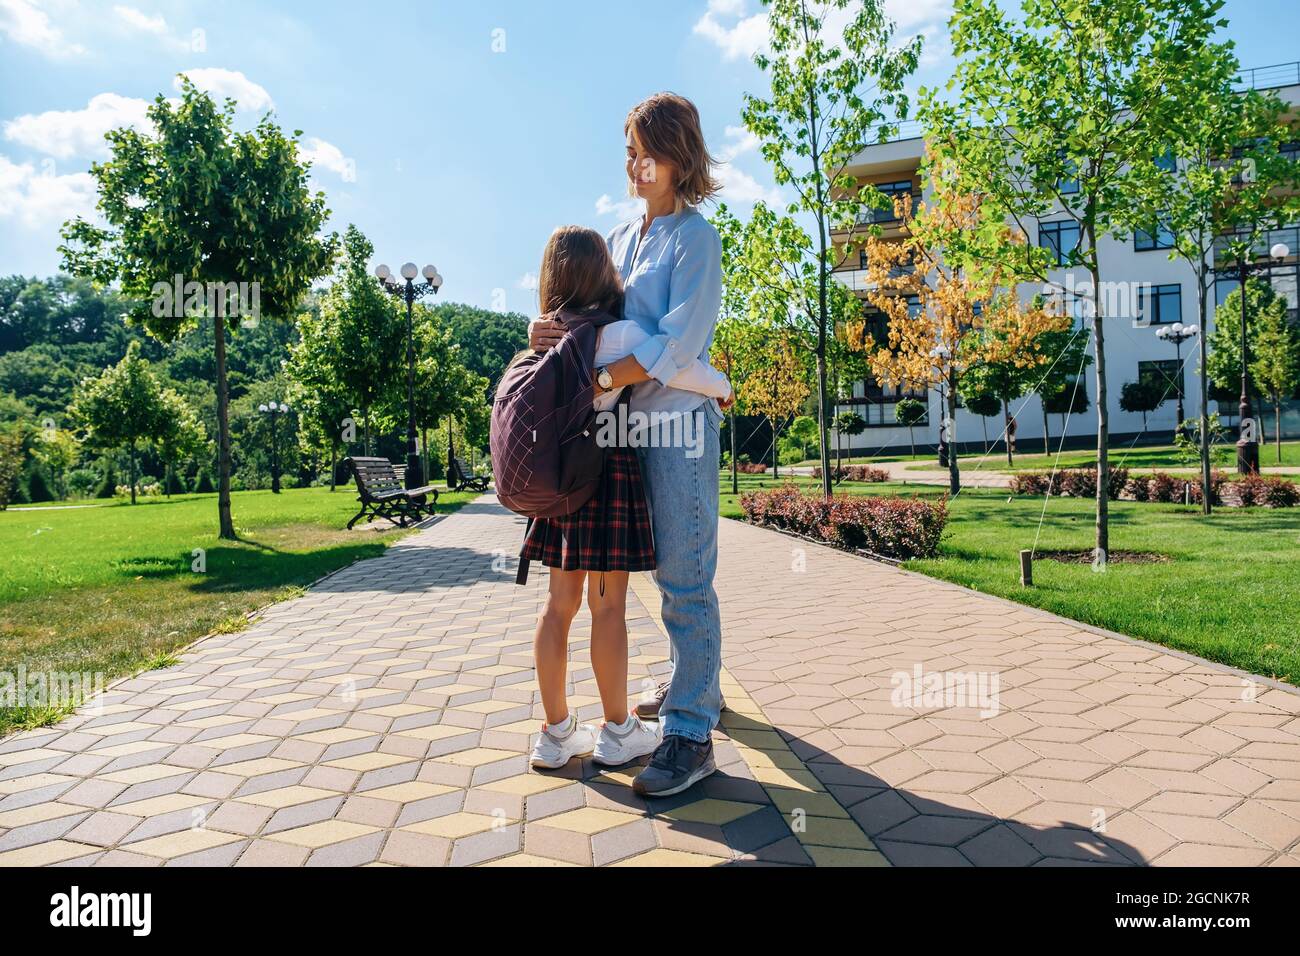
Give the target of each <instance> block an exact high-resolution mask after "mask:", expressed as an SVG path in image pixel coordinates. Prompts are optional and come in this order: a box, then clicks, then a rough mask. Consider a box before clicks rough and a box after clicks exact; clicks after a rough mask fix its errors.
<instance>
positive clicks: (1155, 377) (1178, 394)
mask: <svg viewBox="0 0 1300 956" xmlns="http://www.w3.org/2000/svg"><path fill="white" fill-rule="evenodd" d="M1138 381H1140V382H1147V381H1150V382H1155V383H1156V387H1157V388H1159V389H1160V391H1161V392H1162V393H1163V394H1164V395H1165V396H1166V398H1186V397H1187V396H1186V394H1184V392H1183V366H1182V363H1181V362H1179V361H1178V360H1177V359H1162V360H1160V361H1158V362H1138Z"/></svg>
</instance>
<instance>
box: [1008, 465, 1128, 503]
mask: <svg viewBox="0 0 1300 956" xmlns="http://www.w3.org/2000/svg"><path fill="white" fill-rule="evenodd" d="M1127 484H1128V470H1127V469H1124V468H1112V469H1111V470H1110V480H1109V487H1108V489H1107V494H1108V496H1109V497H1110V499H1111V500H1112V501H1114V500H1115V499H1117V498H1118V497H1119V496H1120V494H1121V493H1122V492H1123V491H1124V487H1125V486H1126V485H1127ZM1009 487H1010V488H1011V493H1012V494H1015V495H1045V494H1047V493H1048V490H1049V488H1050V490H1051V493H1052V494H1054V495H1063V496H1065V497H1067V498H1095V497H1097V472H1096V471H1095V470H1093V469H1091V468H1062V469H1061V470H1060V471H1058V472H1057V473H1056V477H1055V479H1053V477H1052V474H1051V472H1046V471H1022V472H1019V473H1017V474H1015V475H1012V476H1011V481H1010V483H1009Z"/></svg>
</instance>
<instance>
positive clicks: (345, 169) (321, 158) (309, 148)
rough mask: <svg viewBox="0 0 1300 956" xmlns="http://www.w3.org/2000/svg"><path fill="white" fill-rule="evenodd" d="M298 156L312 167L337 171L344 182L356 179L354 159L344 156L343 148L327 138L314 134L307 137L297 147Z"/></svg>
mask: <svg viewBox="0 0 1300 956" xmlns="http://www.w3.org/2000/svg"><path fill="white" fill-rule="evenodd" d="M298 156H299V158H300V159H302V160H304V161H305V162H309V163H311V164H312V168H313V169H327V170H329V171H330V172H332V173H337V174H338V175H339V176H341V177H342V178H343V181H344V182H348V183H350V182H355V181H356V178H357V164H356V160H354V159H352V158H351V157H348V156H344V155H343V150H341V149H339V148H338V147H337V146H335V145H334V144H333V143H331V142H328V141H327V140H323V139H320V138H319V137H316V136H309V137H307V140H306V142H305V143H303V144H302V145H300V146H299V147H298Z"/></svg>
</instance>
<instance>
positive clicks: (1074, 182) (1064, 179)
mask: <svg viewBox="0 0 1300 956" xmlns="http://www.w3.org/2000/svg"><path fill="white" fill-rule="evenodd" d="M1056 155H1057V158H1058V159H1059V160H1060V162H1061V165H1062V166H1063V167H1064V168H1065V175H1063V176H1061V178H1060V179H1058V180H1057V181H1056V191H1057V192H1058V193H1060V194H1061V195H1062V196H1068V195H1070V194H1071V193H1077V192H1078V191H1079V164H1078V163H1076V162H1075V161H1074V160H1072V159H1068V158H1066V155H1065V150H1060V151H1059V152H1058V153H1057V154H1056Z"/></svg>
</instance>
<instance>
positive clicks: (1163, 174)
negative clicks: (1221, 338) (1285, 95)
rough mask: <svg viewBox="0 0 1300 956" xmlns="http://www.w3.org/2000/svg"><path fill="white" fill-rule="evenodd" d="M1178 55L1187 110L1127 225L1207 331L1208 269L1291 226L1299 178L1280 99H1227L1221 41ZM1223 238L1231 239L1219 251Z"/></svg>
mask: <svg viewBox="0 0 1300 956" xmlns="http://www.w3.org/2000/svg"><path fill="white" fill-rule="evenodd" d="M1221 6H1222V4H1220V3H1215V4H1214V5H1212V7H1210V8H1209V9H1207V11H1206V12H1207V15H1208V14H1217V13H1218V11H1219V9H1220V8H1221ZM1182 55H1183V57H1184V62H1183V66H1182V69H1183V71H1184V72H1185V73H1186V75H1187V77H1188V78H1189V80H1190V81H1191V82H1192V83H1193V84H1195V86H1194V88H1193V89H1192V90H1191V92H1192V94H1193V95H1194V96H1195V100H1194V102H1193V103H1191V104H1190V106H1189V108H1187V109H1184V110H1181V111H1180V112H1179V113H1178V114H1177V115H1175V116H1173V117H1171V118H1172V119H1173V122H1171V123H1170V124H1168V126H1167V128H1166V129H1165V138H1164V142H1163V146H1164V150H1163V151H1162V152H1158V153H1157V154H1156V155H1153V156H1152V157H1150V158H1149V159H1148V161H1147V162H1146V163H1143V164H1140V165H1139V166H1138V167H1137V169H1138V170H1139V172H1141V173H1143V174H1144V176H1143V181H1144V187H1145V188H1144V192H1145V196H1144V201H1143V202H1141V203H1137V204H1135V205H1134V207H1133V208H1134V210H1135V211H1136V212H1139V213H1140V214H1141V216H1143V217H1145V218H1146V221H1145V222H1143V221H1141V219H1140V218H1139V220H1138V221H1137V223H1136V225H1137V226H1139V227H1144V228H1145V229H1146V231H1147V232H1149V233H1152V234H1156V232H1157V231H1163V232H1164V233H1165V234H1166V235H1167V236H1169V237H1170V238H1171V239H1172V241H1173V247H1172V249H1171V250H1170V253H1169V256H1170V258H1171V259H1172V258H1178V259H1182V260H1183V261H1184V262H1186V263H1187V265H1188V267H1189V268H1190V269H1191V272H1192V278H1193V282H1194V285H1195V288H1196V314H1197V316H1198V322H1199V323H1200V324H1201V325H1202V326H1203V328H1208V327H1209V323H1208V322H1207V318H1208V315H1209V313H1208V309H1209V308H1210V302H1211V297H1210V290H1211V288H1212V287H1213V283H1214V281H1215V268H1216V265H1220V266H1221V263H1216V259H1219V258H1230V257H1231V256H1232V255H1240V254H1242V253H1243V252H1244V251H1245V250H1248V249H1251V248H1253V247H1254V246H1255V244H1256V239H1257V237H1258V236H1259V235H1260V233H1261V232H1262V231H1263V230H1265V229H1267V228H1268V227H1269V226H1270V225H1282V224H1284V223H1286V222H1288V221H1291V220H1292V217H1294V215H1295V213H1296V208H1297V207H1296V199H1297V193H1296V190H1295V186H1296V184H1297V175H1298V173H1300V171H1298V170H1297V166H1296V164H1295V163H1294V162H1290V161H1288V160H1287V158H1286V157H1285V156H1284V155H1283V154H1282V152H1281V150H1280V148H1279V147H1280V146H1281V144H1282V143H1285V142H1287V141H1289V140H1291V139H1293V138H1294V133H1293V132H1291V131H1290V129H1289V124H1288V123H1287V122H1286V121H1285V120H1284V119H1283V116H1284V113H1285V107H1284V105H1283V103H1282V101H1281V100H1280V99H1279V97H1278V96H1277V95H1276V94H1275V93H1273V92H1271V91H1259V90H1246V91H1240V90H1238V89H1236V85H1237V82H1236V81H1237V77H1238V72H1239V69H1240V64H1239V63H1238V61H1237V57H1236V54H1235V53H1234V52H1233V45H1232V43H1231V42H1230V41H1224V42H1222V43H1207V44H1204V45H1203V46H1201V47H1200V48H1199V49H1195V50H1186V51H1183V54H1182ZM1225 235H1227V236H1232V237H1234V239H1235V241H1233V242H1231V243H1230V244H1229V245H1228V248H1224V242H1223V239H1222V237H1223V236H1225ZM1225 253H1227V254H1228V255H1226V256H1225ZM1198 348H1199V349H1200V359H1201V364H1200V376H1201V381H1200V409H1199V418H1200V428H1199V435H1200V466H1201V508H1202V511H1203V512H1204V513H1205V514H1207V515H1208V514H1209V513H1210V512H1211V510H1212V507H1213V497H1214V496H1213V495H1212V494H1211V493H1210V467H1211V462H1210V447H1211V436H1212V429H1211V428H1210V427H1209V407H1210V406H1209V401H1210V378H1209V374H1208V371H1207V370H1208V361H1209V343H1208V342H1207V336H1205V335H1201V336H1200V341H1199V343H1198ZM1181 429H1182V423H1181V422H1180V423H1179V430H1180V431H1181Z"/></svg>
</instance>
